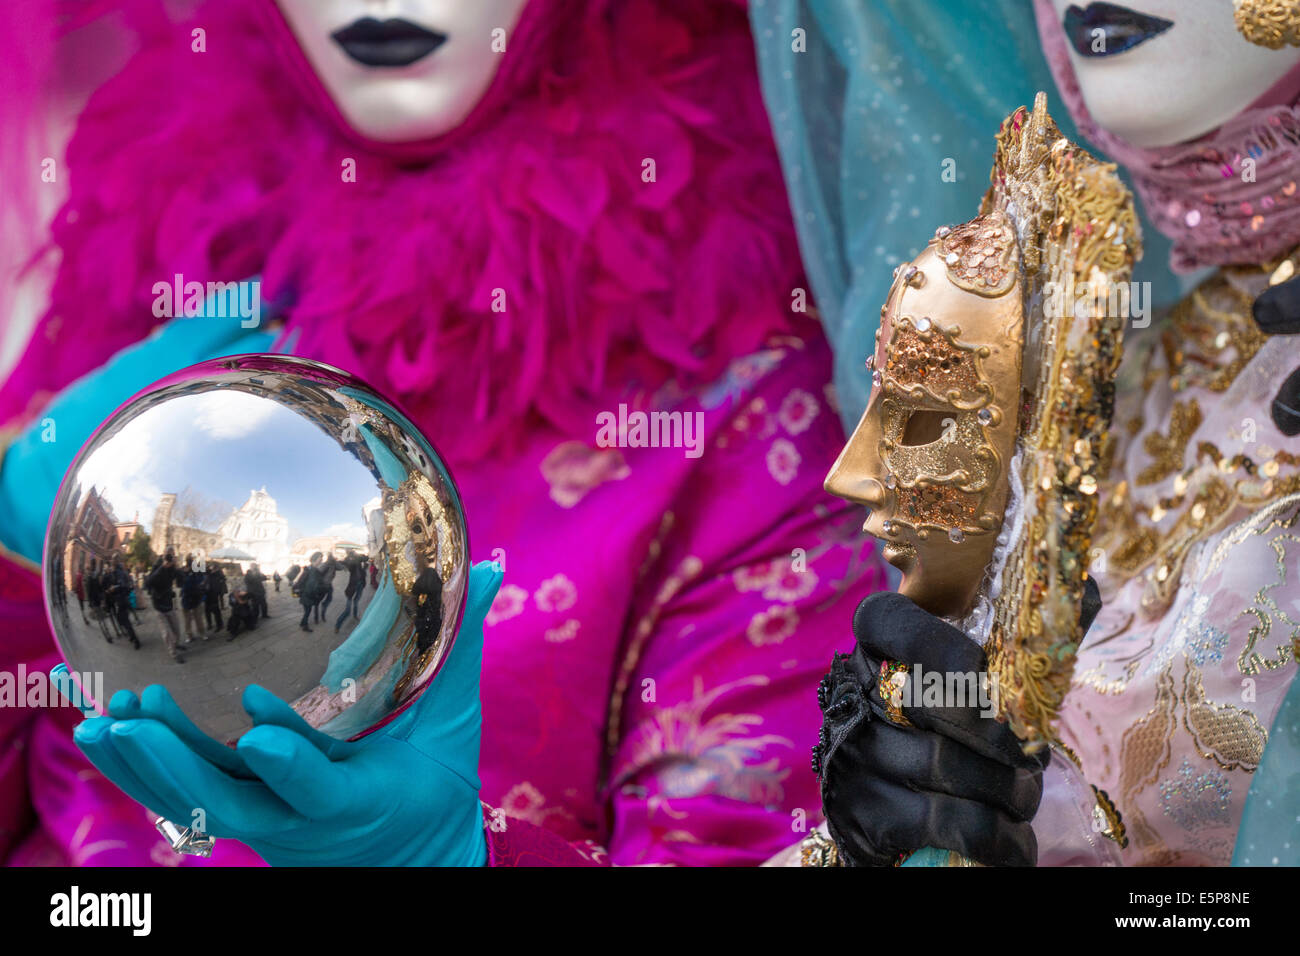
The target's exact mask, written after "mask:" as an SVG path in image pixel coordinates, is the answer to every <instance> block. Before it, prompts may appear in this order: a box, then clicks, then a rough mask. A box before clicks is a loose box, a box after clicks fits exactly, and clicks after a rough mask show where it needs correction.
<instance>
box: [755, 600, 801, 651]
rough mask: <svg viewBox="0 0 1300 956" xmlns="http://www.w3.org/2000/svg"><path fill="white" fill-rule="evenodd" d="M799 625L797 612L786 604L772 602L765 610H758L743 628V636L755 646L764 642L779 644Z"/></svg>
mask: <svg viewBox="0 0 1300 956" xmlns="http://www.w3.org/2000/svg"><path fill="white" fill-rule="evenodd" d="M798 626H799V612H798V611H796V610H795V609H794V608H793V607H791V606H790V605H788V604H774V605H772V606H771V607H769V608H768V609H767V610H766V611H759V612H758V613H757V614H755V615H754V616H753V617H752V618H750V621H749V627H747V628H745V636H746V637H747V638H749V643H751V644H753V645H754V646H755V647H762V646H763V645H765V644H780V643H781V642H782V641H784V640H785V639H786V638H787V637H789V636H790V635H791V634H793V633H794V631H795V628H796V627H798Z"/></svg>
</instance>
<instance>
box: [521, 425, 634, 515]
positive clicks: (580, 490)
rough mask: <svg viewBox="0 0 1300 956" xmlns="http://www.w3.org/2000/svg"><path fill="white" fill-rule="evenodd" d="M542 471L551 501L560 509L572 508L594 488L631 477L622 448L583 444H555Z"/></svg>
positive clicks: (543, 463)
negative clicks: (548, 487)
mask: <svg viewBox="0 0 1300 956" xmlns="http://www.w3.org/2000/svg"><path fill="white" fill-rule="evenodd" d="M539 468H540V470H541V473H542V477H543V478H545V479H546V483H547V485H549V486H550V489H551V500H552V501H554V502H555V503H556V504H557V505H559V506H560V507H561V508H572V507H573V506H574V505H576V504H577V503H578V502H579V501H581V500H582V499H583V498H585V497H586V496H587V493H588V492H590V491H591V490H592V489H593V488H596V487H599V486H600V485H603V484H604V483H605V482H607V481H622V480H623V479H624V478H626V477H627V476H628V475H630V474H632V469H631V468H629V467H628V464H627V461H626V460H625V459H624V458H623V452H621V451H620V450H619V449H617V448H590V447H588V446H587V445H585V444H583V443H582V442H580V441H566V442H561V443H560V444H558V445H556V446H555V447H554V448H553V449H551V451H550V453H549V454H547V456H546V457H545V458H543V459H542V463H541V465H540V466H539Z"/></svg>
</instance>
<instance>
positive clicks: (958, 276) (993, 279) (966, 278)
mask: <svg viewBox="0 0 1300 956" xmlns="http://www.w3.org/2000/svg"><path fill="white" fill-rule="evenodd" d="M939 248H940V251H941V254H942V256H943V261H944V264H945V265H947V266H948V279H949V280H950V281H951V282H952V283H953V284H954V285H957V286H959V287H961V288H963V289H965V290H966V291H967V292H974V293H976V294H977V295H984V296H990V297H991V296H999V295H1003V294H1005V293H1006V292H1007V290H1008V289H1010V288H1011V286H1012V285H1014V284H1015V281H1016V235H1015V231H1014V230H1013V229H1012V228H1011V224H1010V223H1009V222H1008V221H1007V220H1006V218H1005V217H1002V216H997V217H994V216H980V217H979V218H978V219H972V220H971V221H970V222H967V223H963V224H962V225H960V226H957V227H956V228H954V229H952V230H950V231H949V232H948V233H947V235H945V236H944V237H943V238H941V239H940V240H939Z"/></svg>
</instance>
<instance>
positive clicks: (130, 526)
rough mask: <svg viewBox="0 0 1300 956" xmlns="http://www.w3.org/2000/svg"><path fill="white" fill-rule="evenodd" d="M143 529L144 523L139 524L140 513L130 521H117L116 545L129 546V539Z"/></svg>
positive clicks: (124, 547)
mask: <svg viewBox="0 0 1300 956" xmlns="http://www.w3.org/2000/svg"><path fill="white" fill-rule="evenodd" d="M143 530H144V525H142V524H140V515H139V514H136V516H135V517H134V518H133V519H131V520H130V521H119V522H118V523H117V543H118V546H119V547H121V548H123V549H126V548H127V547H129V546H130V544H131V541H132V540H133V539H134V538H135V536H136V535H138V534H139V533H140V532H141V531H143Z"/></svg>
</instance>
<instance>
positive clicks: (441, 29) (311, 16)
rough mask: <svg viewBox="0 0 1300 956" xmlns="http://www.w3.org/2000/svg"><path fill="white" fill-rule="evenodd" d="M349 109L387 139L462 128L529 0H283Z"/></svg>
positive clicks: (350, 117) (333, 91)
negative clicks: (376, 0) (375, 0)
mask: <svg viewBox="0 0 1300 956" xmlns="http://www.w3.org/2000/svg"><path fill="white" fill-rule="evenodd" d="M275 2H276V4H277V6H278V8H279V10H280V13H281V14H282V15H283V17H284V19H285V21H286V22H287V23H288V25H289V28H290V30H291V31H292V32H293V35H294V37H295V38H296V39H297V41H298V43H299V45H300V46H301V47H302V51H303V54H304V55H305V56H306V58H307V61H308V62H309V63H310V64H311V67H312V69H313V70H314V71H315V72H316V75H317V76H318V77H319V79H320V82H321V85H322V86H323V87H324V88H325V90H326V92H328V94H329V96H330V98H331V99H332V100H333V101H334V104H335V106H337V108H338V110H339V112H340V113H341V114H342V116H343V118H344V119H346V120H347V122H348V123H349V124H350V125H351V126H352V127H353V128H354V129H355V130H356V131H357V132H358V133H359V134H361V135H362V136H364V137H366V138H367V139H371V140H374V141H376V142H382V143H405V142H415V141H420V140H427V139H432V138H435V137H438V136H442V135H444V134H445V133H447V132H449V131H451V130H453V129H455V128H456V127H457V126H458V125H460V123H461V122H462V121H463V120H464V119H465V118H466V117H467V116H468V115H469V114H470V112H471V111H472V110H473V109H474V107H475V106H476V105H477V104H478V102H479V100H480V99H481V98H482V97H483V94H484V93H486V92H487V89H488V87H489V86H490V85H491V83H492V80H493V78H494V77H495V76H496V73H497V69H498V68H499V66H500V64H501V61H502V59H503V57H504V55H505V52H504V51H505V49H507V47H508V43H509V37H510V34H511V32H512V31H513V29H514V27H515V25H516V23H517V22H518V20H519V15H520V13H521V12H522V11H523V8H524V6H525V4H526V3H527V0H474V2H472V3H467V2H464V0H387V2H383V3H375V2H369V0H275Z"/></svg>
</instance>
